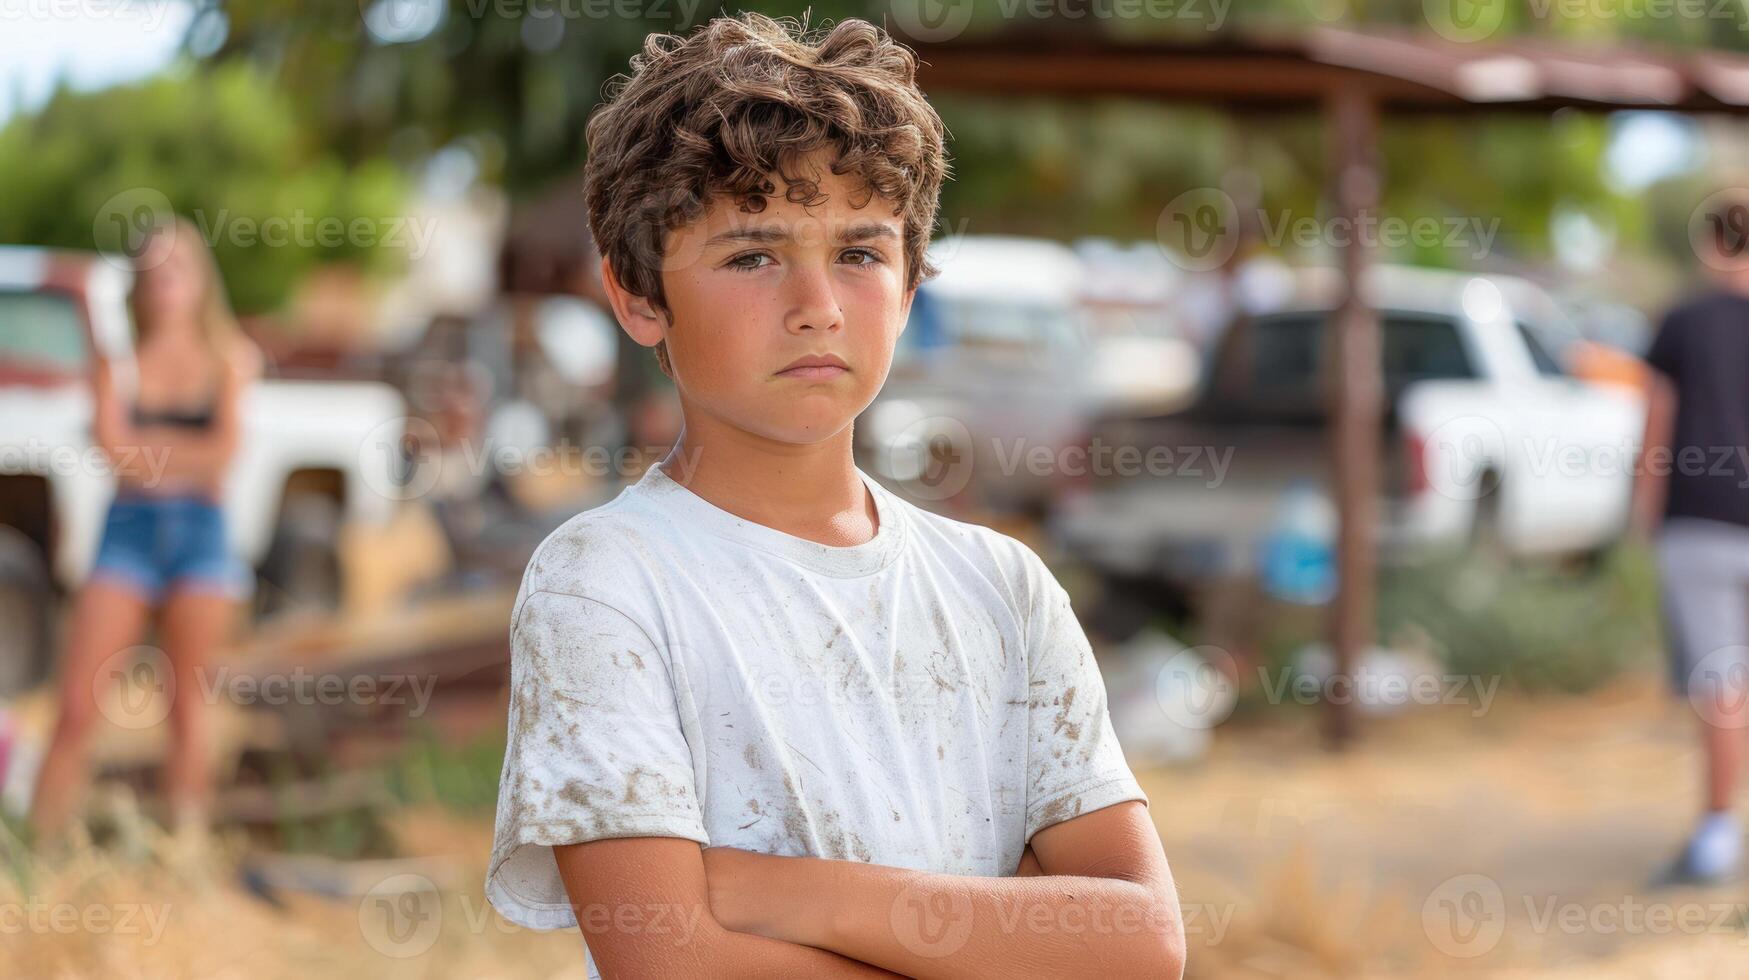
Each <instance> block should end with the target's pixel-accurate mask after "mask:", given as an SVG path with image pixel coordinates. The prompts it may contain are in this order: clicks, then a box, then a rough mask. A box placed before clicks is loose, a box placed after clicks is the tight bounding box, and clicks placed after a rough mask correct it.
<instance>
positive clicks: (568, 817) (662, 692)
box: [486, 590, 710, 929]
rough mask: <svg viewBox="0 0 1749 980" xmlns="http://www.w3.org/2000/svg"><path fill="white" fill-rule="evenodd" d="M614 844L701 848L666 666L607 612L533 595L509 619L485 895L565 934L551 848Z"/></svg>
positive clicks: (641, 635) (564, 902) (569, 914)
mask: <svg viewBox="0 0 1749 980" xmlns="http://www.w3.org/2000/svg"><path fill="white" fill-rule="evenodd" d="M613 837H684V838H687V839H690V840H695V841H698V842H699V843H701V844H707V843H709V840H710V838H709V836H708V834H706V832H705V827H704V820H703V816H702V814H701V811H700V807H699V804H698V797H697V789H696V785H695V779H694V772H693V765H692V755H691V751H690V750H689V748H688V746H687V742H686V739H685V737H684V735H683V733H682V730H681V725H680V717H679V712H678V709H677V708H676V706H675V698H674V688H673V682H672V680H671V678H670V675H669V665H668V662H667V658H666V657H665V656H664V655H663V653H662V650H661V648H659V647H658V646H657V645H656V644H655V643H654V642H653V641H652V640H651V639H650V637H649V635H648V634H647V633H646V632H645V630H644V629H643V628H642V627H640V626H639V625H638V624H637V623H636V622H634V621H633V620H632V619H630V618H629V617H627V616H626V615H625V614H624V613H622V612H620V611H619V610H617V609H615V608H614V607H612V606H610V605H607V604H605V603H602V602H599V601H597V600H595V599H590V598H585V597H582V596H575V595H566V594H561V593H556V592H548V591H540V590H536V591H531V592H528V593H527V595H526V596H525V597H524V599H523V601H522V602H521V603H520V604H519V605H518V606H517V609H516V613H515V616H514V621H513V623H512V625H511V634H510V711H509V737H508V741H507V744H506V746H505V750H504V769H503V772H502V774H501V775H500V777H499V783H498V812H497V820H496V824H495V828H494V832H493V842H492V861H491V865H490V871H489V872H488V875H487V878H486V893H487V896H488V897H489V898H490V899H491V901H492V904H493V905H494V906H495V907H496V908H497V909H498V911H499V913H500V914H502V915H503V916H504V917H505V918H506V919H509V920H510V921H512V922H515V923H517V924H519V925H523V926H527V927H529V928H535V929H560V928H568V927H571V926H574V925H576V924H577V923H576V916H575V915H574V914H573V911H572V909H571V906H570V903H569V901H568V898H567V896H566V893H565V888H564V883H563V882H562V881H561V880H560V878H559V871H558V865H557V863H556V862H555V861H554V860H553V853H552V848H553V846H554V845H558V844H577V843H583V842H586V841H592V840H601V839H605V838H613Z"/></svg>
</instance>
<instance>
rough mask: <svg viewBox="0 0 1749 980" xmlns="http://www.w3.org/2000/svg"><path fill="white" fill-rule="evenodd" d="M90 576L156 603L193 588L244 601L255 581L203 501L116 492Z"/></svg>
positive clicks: (220, 517) (215, 511) (216, 513)
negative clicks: (114, 583) (170, 594)
mask: <svg viewBox="0 0 1749 980" xmlns="http://www.w3.org/2000/svg"><path fill="white" fill-rule="evenodd" d="M91 577H92V578H100V577H101V578H109V579H112V580H118V581H120V582H121V583H122V584H124V585H126V586H128V587H130V588H133V589H134V590H135V591H137V592H139V593H140V594H141V595H142V596H143V597H144V598H145V599H146V600H147V601H148V602H151V603H153V604H156V603H158V602H160V601H162V600H163V599H164V598H165V597H166V596H167V595H168V594H169V593H170V592H171V591H173V590H182V589H194V590H200V591H206V592H216V593H219V594H221V595H226V596H229V597H231V598H233V599H238V600H241V599H247V598H249V596H250V595H252V594H253V592H254V589H255V577H254V574H253V573H252V572H250V570H249V569H248V568H247V567H246V566H245V565H244V564H243V562H242V561H241V560H240V559H239V558H237V557H236V556H235V555H233V554H232V553H231V547H230V537H229V535H228V534H227V533H226V531H225V515H224V511H223V510H221V509H220V508H219V505H218V504H216V503H214V502H213V501H212V500H210V499H209V498H207V497H204V496H199V495H186V496H146V495H141V494H128V493H126V492H123V493H121V494H118V495H117V496H116V498H115V500H114V502H113V503H111V504H110V505H109V518H108V520H107V521H106V522H105V523H104V526H103V540H102V543H100V544H99V545H98V546H97V560H96V561H95V562H94V563H93V564H92V567H91Z"/></svg>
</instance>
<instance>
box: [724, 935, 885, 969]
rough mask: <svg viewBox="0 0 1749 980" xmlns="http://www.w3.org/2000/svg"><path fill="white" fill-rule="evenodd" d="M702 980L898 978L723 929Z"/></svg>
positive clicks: (816, 951) (837, 957) (823, 954)
mask: <svg viewBox="0 0 1749 980" xmlns="http://www.w3.org/2000/svg"><path fill="white" fill-rule="evenodd" d="M709 959H710V962H708V963H704V964H701V967H702V969H701V971H700V975H701V976H712V977H747V978H750V980H751V978H755V977H756V978H759V980H767V978H789V977H793V978H795V980H812V978H814V977H828V978H831V980H890V978H892V977H894V976H896V974H893V973H890V972H888V971H886V970H883V969H881V968H880V967H878V966H871V965H870V964H867V963H863V962H861V961H859V960H854V959H851V958H850V957H848V956H844V955H842V954H839V953H835V952H833V951H831V950H828V949H819V948H816V947H813V946H805V945H802V944H800V943H794V942H788V941H785V940H782V939H775V938H772V937H770V936H761V935H757V934H752V933H744V932H733V931H730V930H728V929H726V928H725V929H723V930H722V933H721V935H720V937H719V938H718V940H717V942H716V943H714V944H713V946H712V948H711V951H710V956H709Z"/></svg>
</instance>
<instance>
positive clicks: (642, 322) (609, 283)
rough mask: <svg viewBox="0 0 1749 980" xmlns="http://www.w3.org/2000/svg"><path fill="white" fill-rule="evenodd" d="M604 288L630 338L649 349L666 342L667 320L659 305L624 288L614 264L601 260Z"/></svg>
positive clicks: (623, 328)
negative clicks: (615, 273)
mask: <svg viewBox="0 0 1749 980" xmlns="http://www.w3.org/2000/svg"><path fill="white" fill-rule="evenodd" d="M601 285H602V289H603V290H604V291H605V292H606V293H607V303H608V305H609V306H611V307H613V316H614V319H616V320H618V321H619V325H620V328H621V329H622V330H624V331H625V332H626V335H627V336H629V337H631V338H632V339H633V340H635V341H637V342H638V343H639V344H641V345H643V346H645V347H654V346H656V345H657V344H659V343H661V342H662V340H663V333H662V332H663V329H664V328H665V327H666V326H667V325H668V320H667V317H665V316H663V315H662V314H661V313H658V312H657V310H656V304H655V303H652V302H651V301H650V299H649V297H647V296H639V295H637V294H635V293H632V292H629V291H627V289H626V288H625V287H624V286H622V285H620V282H619V278H618V277H617V276H615V275H614V274H613V264H612V263H610V262H608V260H607V258H606V257H605V256H603V257H602V259H601Z"/></svg>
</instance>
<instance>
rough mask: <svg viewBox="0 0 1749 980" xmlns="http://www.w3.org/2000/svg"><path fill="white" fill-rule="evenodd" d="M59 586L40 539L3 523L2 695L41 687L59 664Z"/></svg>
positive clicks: (0, 585)
mask: <svg viewBox="0 0 1749 980" xmlns="http://www.w3.org/2000/svg"><path fill="white" fill-rule="evenodd" d="M54 609H55V587H54V581H53V579H51V578H50V576H49V568H48V563H47V561H46V560H45V559H44V556H43V553H42V549H41V548H39V547H38V546H37V544H36V542H35V541H32V540H31V539H30V538H28V537H26V536H25V535H24V534H23V533H21V532H19V531H18V530H17V529H15V528H11V527H6V526H4V525H0V623H4V624H5V628H4V629H0V697H3V696H7V695H12V694H16V693H18V692H20V691H24V690H27V689H29V688H31V687H34V686H35V685H37V684H39V683H41V682H42V681H43V680H44V679H46V678H47V677H48V675H49V668H50V665H51V664H52V663H53V660H54V635H53V634H54Z"/></svg>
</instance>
